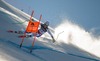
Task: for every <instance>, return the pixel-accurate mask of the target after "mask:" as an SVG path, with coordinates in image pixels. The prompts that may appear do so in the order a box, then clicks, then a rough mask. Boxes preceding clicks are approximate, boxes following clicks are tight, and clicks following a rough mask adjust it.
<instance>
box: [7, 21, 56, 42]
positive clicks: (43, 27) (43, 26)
mask: <svg viewBox="0 0 100 61" xmlns="http://www.w3.org/2000/svg"><path fill="white" fill-rule="evenodd" d="M40 25H41V28H40V29H39V30H38V32H37V34H34V33H29V32H26V35H21V36H18V37H19V38H23V37H26V38H28V37H33V36H35V35H36V37H40V36H42V35H43V34H44V33H46V32H48V34H49V35H50V36H51V38H52V41H53V42H55V39H54V37H53V35H52V33H51V32H50V30H49V28H48V26H49V22H48V21H46V22H45V23H44V24H42V23H41V24H40ZM8 32H11V33H17V34H24V33H25V31H12V30H9V31H8Z"/></svg>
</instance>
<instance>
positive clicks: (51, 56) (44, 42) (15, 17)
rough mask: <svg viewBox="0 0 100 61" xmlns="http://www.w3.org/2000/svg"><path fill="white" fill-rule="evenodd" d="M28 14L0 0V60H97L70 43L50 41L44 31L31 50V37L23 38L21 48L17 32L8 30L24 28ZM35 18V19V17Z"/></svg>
mask: <svg viewBox="0 0 100 61" xmlns="http://www.w3.org/2000/svg"><path fill="white" fill-rule="evenodd" d="M28 20H29V15H28V14H26V13H24V12H22V11H21V10H19V9H17V8H15V7H13V6H11V5H9V4H8V3H6V2H5V1H3V0H0V61H96V60H97V61H99V60H100V59H99V58H97V57H96V56H94V55H92V54H89V53H87V52H85V51H83V50H81V49H79V48H78V47H75V46H74V45H72V44H66V43H62V42H61V43H60V44H59V42H56V43H52V41H51V38H50V36H49V35H48V34H47V33H46V34H45V35H43V36H42V37H39V38H37V41H36V42H35V45H34V48H33V52H32V53H29V49H30V47H31V44H32V41H33V38H25V41H24V43H23V46H22V48H19V44H20V42H21V39H20V38H18V34H13V33H8V32H7V31H8V30H23V29H24V30H25V28H26V26H27V23H28ZM35 20H37V19H35Z"/></svg>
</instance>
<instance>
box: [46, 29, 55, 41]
mask: <svg viewBox="0 0 100 61" xmlns="http://www.w3.org/2000/svg"><path fill="white" fill-rule="evenodd" d="M47 32H48V33H49V34H50V36H51V38H52V40H53V42H55V39H54V37H53V35H52V33H51V32H50V30H49V29H48V31H47Z"/></svg>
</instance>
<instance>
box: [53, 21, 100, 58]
mask: <svg viewBox="0 0 100 61" xmlns="http://www.w3.org/2000/svg"><path fill="white" fill-rule="evenodd" d="M55 37H56V39H57V41H58V42H59V43H60V42H63V43H66V44H70V43H71V44H73V45H76V46H78V47H79V48H81V49H84V50H85V51H87V52H89V53H92V54H94V55H96V56H98V57H100V48H98V47H100V38H97V37H95V36H94V35H93V34H92V33H91V32H88V31H86V30H85V29H84V28H82V27H80V26H79V25H77V24H75V23H72V22H70V21H68V20H63V22H62V23H61V24H60V25H59V26H57V27H56V28H55Z"/></svg>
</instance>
